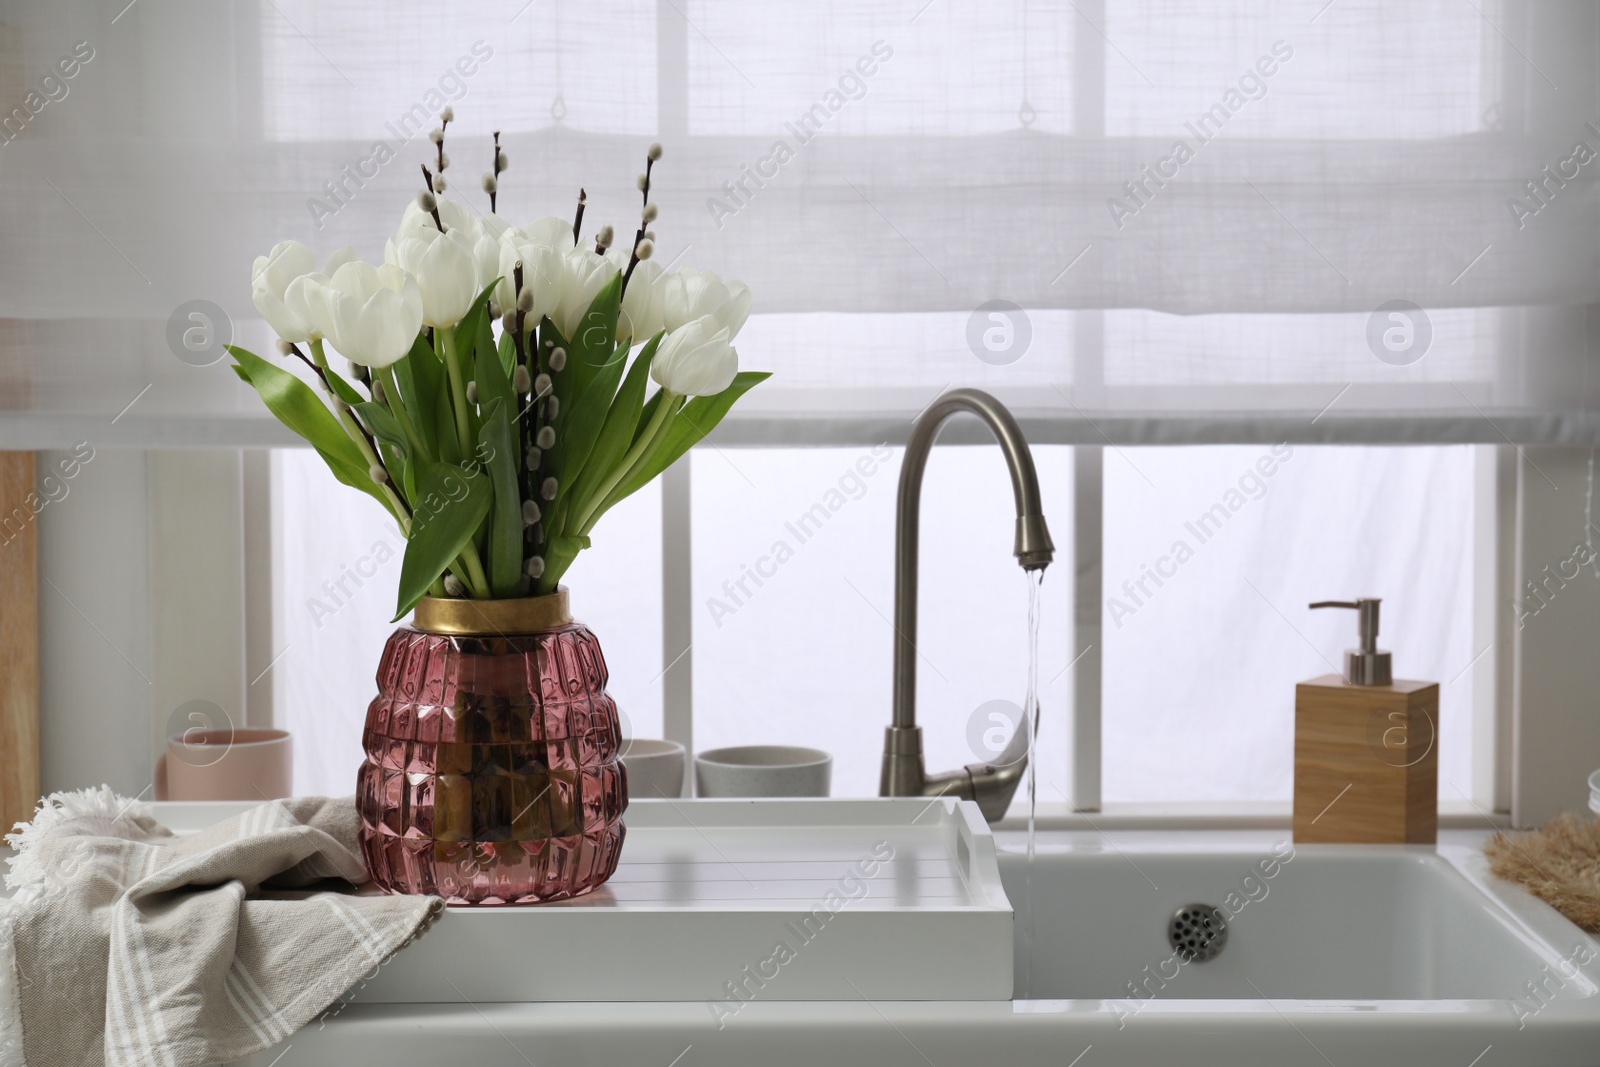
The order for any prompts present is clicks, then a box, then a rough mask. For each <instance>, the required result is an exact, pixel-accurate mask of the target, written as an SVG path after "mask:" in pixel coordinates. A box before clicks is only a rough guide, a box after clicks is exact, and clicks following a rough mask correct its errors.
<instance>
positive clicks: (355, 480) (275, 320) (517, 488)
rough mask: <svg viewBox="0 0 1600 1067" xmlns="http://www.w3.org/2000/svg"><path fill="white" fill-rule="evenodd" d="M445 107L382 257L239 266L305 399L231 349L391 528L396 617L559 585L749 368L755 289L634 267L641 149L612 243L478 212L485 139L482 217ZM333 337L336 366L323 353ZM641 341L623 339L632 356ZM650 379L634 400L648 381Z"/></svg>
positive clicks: (287, 378)
mask: <svg viewBox="0 0 1600 1067" xmlns="http://www.w3.org/2000/svg"><path fill="white" fill-rule="evenodd" d="M452 117H453V116H452V115H451V112H450V109H448V108H446V109H445V111H444V113H443V114H442V115H441V123H440V126H439V127H438V128H437V129H435V130H434V131H433V134H432V140H433V143H434V145H435V146H436V148H437V154H436V156H435V158H434V159H433V160H431V162H433V163H434V166H433V167H432V168H430V167H429V166H428V165H427V164H424V165H423V166H422V174H423V182H424V188H423V190H422V192H421V193H420V195H418V197H417V198H416V200H414V201H413V202H412V203H410V204H409V205H408V206H407V207H406V210H405V214H404V216H403V217H402V218H401V220H400V227H399V231H398V232H397V233H396V234H395V235H394V237H392V238H391V239H390V240H389V242H388V245H387V247H386V248H385V249H384V262H383V264H382V265H381V266H374V265H372V264H369V263H364V262H362V261H361V260H360V259H359V258H357V256H356V254H355V252H354V251H353V250H352V249H350V248H348V247H347V248H343V249H340V250H339V251H338V252H335V253H334V254H333V255H332V256H331V257H329V259H328V261H327V262H326V263H325V264H323V268H322V270H321V271H318V270H317V269H316V260H315V256H314V255H313V253H312V251H311V250H310V249H309V248H307V247H306V246H305V245H303V244H300V243H299V242H296V241H285V242H283V243H281V244H279V245H277V246H276V247H275V248H273V249H272V251H271V253H269V254H268V255H265V256H261V257H259V258H258V259H257V260H256V261H255V266H254V270H253V272H252V289H253V295H254V299H255V304H256V307H257V308H258V309H259V310H260V312H261V314H262V315H263V316H264V317H265V318H266V319H267V321H268V323H270V324H271V326H272V328H273V330H274V331H276V333H277V334H278V337H279V339H280V340H279V348H280V351H281V352H282V353H283V355H284V356H286V357H292V358H299V359H301V360H303V361H304V362H305V363H306V365H307V366H308V367H309V368H310V370H311V372H312V377H313V378H314V380H315V381H316V382H318V383H320V385H321V393H320V394H319V392H318V390H316V389H314V388H313V387H312V386H310V385H308V384H307V383H306V382H305V381H303V380H302V379H301V378H300V377H297V376H296V375H293V374H290V373H289V372H288V371H285V370H283V369H282V368H280V367H278V366H277V365H275V364H274V363H272V362H270V361H268V360H266V359H263V358H261V357H260V356H257V355H255V354H254V353H252V352H249V351H246V350H245V349H242V348H239V347H237V346H230V348H229V351H230V352H231V353H232V354H233V356H234V358H235V359H236V360H237V363H236V364H235V366H234V370H235V371H236V372H237V373H238V375H239V377H241V378H243V379H244V380H245V381H247V382H249V383H250V384H251V385H252V386H254V387H255V389H256V391H257V392H258V393H259V394H260V395H261V399H262V400H263V401H264V402H265V403H266V405H267V407H268V408H269V409H270V410H271V411H272V413H273V414H274V415H275V416H277V417H278V419H279V420H280V421H282V422H283V424H284V425H286V426H288V427H289V428H290V429H291V430H293V431H294V432H295V433H297V434H299V435H300V436H301V437H303V438H305V439H306V441H308V442H309V443H310V444H311V445H312V447H313V448H315V449H316V450H317V452H318V453H319V454H320V455H321V456H322V458H323V459H324V460H325V461H326V462H327V464H328V466H329V468H330V469H332V471H333V474H334V477H336V478H338V479H339V480H340V481H341V482H343V483H345V484H346V485H350V486H354V487H355V488H357V489H360V490H362V491H363V492H365V493H367V494H368V495H370V496H372V497H373V498H375V499H376V500H377V501H378V502H379V503H381V504H382V505H383V506H384V507H385V508H387V509H388V511H389V513H390V514H391V515H393V516H394V519H395V521H396V522H397V523H398V524H399V526H400V530H401V532H402V533H403V534H404V535H405V537H406V539H407V543H406V551H405V558H404V560H403V562H402V564H401V573H400V598H399V605H398V607H397V610H396V612H395V618H396V619H399V618H400V617H402V616H404V615H405V614H406V613H407V612H408V611H410V610H411V608H412V607H413V606H415V604H416V603H417V601H418V600H420V599H421V598H422V597H423V596H425V595H432V596H469V597H475V598H502V597H517V596H535V595H542V594H545V593H549V592H551V591H553V590H554V589H555V588H556V585H557V583H558V582H559V581H560V579H561V576H562V574H563V573H564V572H565V571H566V569H567V567H568V566H570V565H571V563H572V561H573V559H574V558H575V557H576V556H577V554H578V553H579V552H580V551H581V550H583V549H584V548H587V547H589V543H590V541H589V534H590V531H591V530H593V529H594V526H595V523H596V522H598V521H599V519H600V517H601V516H602V515H604V514H605V513H606V511H607V510H609V509H610V508H611V507H613V506H614V505H616V503H617V502H618V501H619V500H622V499H623V498H624V497H626V496H628V495H629V494H630V493H632V492H634V491H635V490H637V489H639V488H640V487H641V486H643V485H645V484H647V483H648V482H649V481H650V480H651V479H652V478H654V477H656V475H658V474H660V473H661V472H662V471H663V470H665V469H666V468H667V467H668V466H669V465H671V464H672V463H673V462H674V461H675V460H677V459H678V458H679V457H680V456H682V455H683V454H684V453H685V452H686V451H687V450H688V449H689V448H690V446H692V445H693V444H694V443H695V442H696V441H698V440H699V439H700V438H702V437H704V436H705V434H706V433H708V432H709V431H710V430H711V429H712V428H713V427H714V426H716V425H717V423H718V422H719V421H720V420H721V419H722V417H723V416H724V415H726V414H727V412H728V410H729V408H731V407H732V406H733V403H734V401H736V400H737V399H738V398H739V397H740V396H741V395H743V394H744V393H745V392H746V391H747V390H748V389H750V388H751V387H752V386H754V385H755V384H756V383H757V382H759V381H761V380H762V379H763V378H766V377H767V375H766V374H764V373H751V372H742V373H741V372H740V371H739V357H738V353H737V352H736V351H735V349H734V347H733V339H734V336H735V335H736V334H737V333H738V332H739V329H740V327H742V326H743V325H744V322H745V319H746V317H747V316H748V315H749V313H750V291H749V289H747V288H746V287H745V286H744V285H743V284H741V283H739V282H723V281H722V280H721V279H719V278H718V277H717V276H716V275H714V274H712V273H710V272H709V271H700V270H693V269H687V268H686V269H682V270H678V271H675V272H672V273H667V272H665V271H663V270H662V269H661V267H660V266H659V265H658V264H656V263H654V262H652V261H651V254H652V252H653V251H654V247H655V244H654V234H653V232H652V229H651V227H652V224H653V223H654V221H655V219H656V211H657V209H656V205H655V204H654V203H653V202H652V201H651V200H650V187H651V173H652V168H653V166H654V164H655V162H656V161H657V160H658V159H660V158H661V146H660V145H652V146H651V147H650V149H649V152H648V153H647V160H646V163H645V170H644V173H643V174H641V175H640V176H639V180H638V188H639V191H640V193H641V197H642V204H643V206H642V210H641V213H640V221H639V226H638V229H637V231H636V232H635V234H634V237H633V240H632V241H631V242H629V243H628V244H627V245H626V246H623V245H617V244H615V243H614V240H613V238H614V234H613V230H612V228H611V227H610V226H605V227H602V228H601V229H600V230H599V231H598V233H596V234H595V235H594V236H593V237H588V238H586V237H585V236H584V234H583V211H584V201H585V196H584V194H583V192H582V191H581V190H580V191H579V194H578V206H577V212H576V217H575V218H574V219H572V220H570V221H569V220H566V219H557V218H544V219H540V220H538V221H537V222H534V223H532V224H530V225H528V226H525V227H520V228H518V227H514V226H510V225H508V224H507V223H505V222H504V221H503V220H502V219H501V218H500V217H499V216H498V215H497V214H495V204H496V199H497V195H498V192H499V183H500V175H501V173H502V172H503V171H504V170H505V169H506V157H505V153H504V152H502V151H501V149H500V136H499V134H498V133H497V134H495V136H494V166H493V170H491V171H489V172H487V173H485V174H484V176H483V181H482V186H483V190H484V192H486V193H487V194H488V196H489V212H488V214H485V215H474V214H473V213H472V212H471V211H470V210H469V209H468V208H467V206H466V205H465V204H463V203H461V202H459V201H454V200H447V199H445V197H444V195H443V194H444V191H445V179H444V172H445V170H446V168H447V167H448V166H449V157H448V156H447V155H446V154H445V152H444V132H445V128H446V127H447V126H448V125H449V122H450V121H451V118H452ZM328 344H331V345H332V346H333V347H334V348H336V349H337V350H338V351H339V353H340V354H341V355H342V356H343V357H344V358H345V359H346V360H347V361H349V363H350V376H349V377H348V378H347V377H345V376H344V375H341V374H340V373H339V371H338V370H336V369H335V368H334V366H333V365H331V364H330V363H329V361H328V356H327V351H326V346H327V345H328ZM636 346H637V350H636ZM650 379H654V381H655V383H656V385H657V386H659V388H658V389H656V390H655V392H654V394H653V395H651V396H650V397H649V398H648V399H647V398H646V396H645V393H646V390H647V387H648V384H649V380H650Z"/></svg>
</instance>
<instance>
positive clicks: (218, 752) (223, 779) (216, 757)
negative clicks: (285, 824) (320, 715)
mask: <svg viewBox="0 0 1600 1067" xmlns="http://www.w3.org/2000/svg"><path fill="white" fill-rule="evenodd" d="M155 786H156V788H155V792H156V799H157V800H276V799H278V798H280V797H286V796H289V795H290V794H291V793H292V792H293V791H294V747H293V742H292V739H291V738H290V737H289V732H288V731H287V730H263V729H248V728H245V729H237V730H235V729H228V728H226V727H224V728H222V729H219V730H186V731H185V732H183V733H181V734H174V735H173V736H172V737H169V738H167V751H166V753H165V754H164V755H162V757H161V759H160V760H158V761H157V763H156V782H155Z"/></svg>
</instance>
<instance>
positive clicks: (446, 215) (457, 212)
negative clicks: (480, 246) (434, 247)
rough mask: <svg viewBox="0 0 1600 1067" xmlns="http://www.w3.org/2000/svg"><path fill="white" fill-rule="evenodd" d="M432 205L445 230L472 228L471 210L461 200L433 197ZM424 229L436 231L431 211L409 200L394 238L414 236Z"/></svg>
mask: <svg viewBox="0 0 1600 1067" xmlns="http://www.w3.org/2000/svg"><path fill="white" fill-rule="evenodd" d="M434 207H436V208H437V209H438V211H439V220H440V221H441V222H443V223H444V228H445V230H446V231H447V232H449V231H453V230H467V231H470V230H471V229H472V225H473V221H474V220H473V217H472V212H471V210H469V209H468V207H467V205H465V204H463V203H462V202H461V201H459V200H446V199H445V198H444V197H442V196H440V197H435V198H434ZM424 231H430V232H432V233H438V232H439V227H437V226H435V225H434V224H433V215H432V214H431V213H429V212H426V211H424V210H422V205H421V204H419V203H417V202H416V200H411V201H410V202H409V203H407V204H406V210H405V213H404V214H402V215H401V216H400V228H399V229H398V230H397V231H396V232H395V238H396V239H399V238H401V237H416V236H418V235H419V234H422V233H423V232H424Z"/></svg>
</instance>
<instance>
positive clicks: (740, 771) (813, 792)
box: [694, 745, 833, 797]
mask: <svg viewBox="0 0 1600 1067" xmlns="http://www.w3.org/2000/svg"><path fill="white" fill-rule="evenodd" d="M832 778H833V757H832V756H830V755H828V754H827V753H826V752H824V751H822V750H821V749H820V748H800V747H798V746H795V745H739V746H736V747H734V748H714V749H711V750H710V751H709V752H702V753H700V754H699V755H697V756H695V758H694V791H695V796H700V797H825V796H827V795H828V786H829V783H830V782H831V781H832Z"/></svg>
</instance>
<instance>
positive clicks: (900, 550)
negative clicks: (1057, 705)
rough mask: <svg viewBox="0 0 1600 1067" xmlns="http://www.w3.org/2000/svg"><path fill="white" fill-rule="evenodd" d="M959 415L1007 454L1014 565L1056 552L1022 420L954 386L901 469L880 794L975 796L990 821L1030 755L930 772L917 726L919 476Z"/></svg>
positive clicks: (929, 414) (920, 424)
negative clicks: (890, 690)
mask: <svg viewBox="0 0 1600 1067" xmlns="http://www.w3.org/2000/svg"><path fill="white" fill-rule="evenodd" d="M961 412H967V413H969V414H972V415H976V416H977V417H978V418H980V419H982V420H983V421H984V423H986V424H987V425H988V427H989V429H990V430H991V431H993V433H994V436H995V440H996V441H998V442H999V443H1000V450H1001V451H1002V452H1003V453H1004V454H1005V459H1006V467H1007V468H1008V469H1009V470H1010V472H1011V491H1012V496H1013V497H1014V498H1015V500H1016V509H1017V529H1016V540H1015V544H1014V547H1013V549H1012V552H1013V554H1014V555H1015V556H1016V557H1017V563H1018V564H1020V565H1021V567H1022V569H1023V570H1026V571H1036V570H1043V569H1044V568H1045V567H1047V566H1049V564H1050V561H1051V559H1052V558H1054V554H1055V545H1053V544H1052V543H1051V541H1050V531H1049V529H1048V528H1047V527H1046V525H1045V521H1044V509H1043V507H1042V506H1041V505H1040V503H1039V477H1038V475H1037V474H1036V473H1035V472H1034V469H1033V453H1032V452H1030V451H1029V449H1028V442H1027V440H1026V439H1025V438H1024V437H1023V436H1022V430H1021V429H1019V428H1018V426H1017V420H1016V419H1014V418H1012V417H1011V412H1009V411H1007V410H1006V408H1005V405H1003V404H1001V403H1000V401H998V400H996V399H995V398H994V397H992V396H990V395H989V394H988V393H985V392H981V391H980V390H977V389H952V390H950V391H949V392H947V393H945V394H944V395H942V396H940V397H939V399H937V400H935V401H934V402H933V403H932V404H931V405H929V407H928V410H927V411H925V412H923V413H922V415H921V417H920V418H918V419H917V422H916V425H915V426H914V427H912V430H911V440H910V441H909V442H907V444H906V453H905V460H904V462H903V464H902V465H901V468H900V501H899V505H898V508H897V511H896V531H895V564H894V624H895V646H894V719H893V723H892V725H890V727H889V729H888V733H887V735H886V737H885V739H884V750H883V775H882V778H881V779H880V781H879V790H878V791H879V793H880V794H881V795H882V796H886V797H903V796H939V795H942V794H949V795H951V796H959V797H962V798H964V799H968V800H976V801H977V802H978V806H979V807H980V808H981V809H982V810H983V814H984V816H985V817H986V818H988V819H989V820H990V821H991V822H993V821H994V820H996V819H998V818H1000V816H1001V815H1003V814H1004V813H1005V809H1006V807H1007V805H1009V804H1010V803H1011V797H1012V794H1013V793H1015V792H1016V789H1017V784H1018V783H1019V782H1020V781H1021V780H1022V769H1023V767H1025V766H1026V764H1027V755H1026V753H1021V754H1020V755H1019V754H1018V753H1017V752H1015V751H1014V750H1015V749H1016V747H1017V746H1016V745H1015V743H1013V744H1012V745H1010V746H1008V747H1007V750H1006V752H1005V753H1004V754H1003V755H1002V756H1001V757H999V763H997V764H971V765H969V766H967V767H966V768H965V769H963V770H960V771H952V772H949V773H947V774H939V775H934V776H932V777H930V776H929V775H928V774H927V772H926V771H925V770H924V768H923V762H922V730H921V728H920V727H919V726H917V647H916V646H917V543H918V526H919V520H920V513H921V505H922V476H923V474H924V472H925V471H926V469H927V466H928V454H929V453H930V452H931V451H932V450H933V443H934V440H935V438H937V437H938V436H939V431H940V430H941V429H942V428H943V427H944V424H945V423H946V422H948V421H949V420H950V419H951V418H952V417H953V416H955V415H957V414H959V413H961ZM1018 733H1019V734H1020V733H1021V729H1020V728H1019V730H1018Z"/></svg>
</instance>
